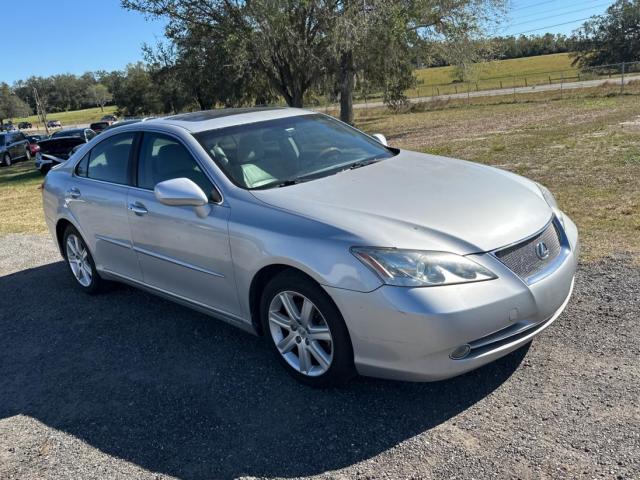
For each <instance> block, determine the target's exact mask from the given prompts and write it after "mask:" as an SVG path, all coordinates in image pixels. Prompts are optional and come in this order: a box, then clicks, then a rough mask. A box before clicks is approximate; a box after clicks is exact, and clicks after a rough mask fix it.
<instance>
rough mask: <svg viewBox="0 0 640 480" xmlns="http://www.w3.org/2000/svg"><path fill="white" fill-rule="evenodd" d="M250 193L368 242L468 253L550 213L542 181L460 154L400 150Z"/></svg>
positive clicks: (524, 233)
mask: <svg viewBox="0 0 640 480" xmlns="http://www.w3.org/2000/svg"><path fill="white" fill-rule="evenodd" d="M252 193H253V195H254V196H255V197H256V198H258V199H259V200H261V201H262V202H265V203H267V204H269V205H272V206H274V207H278V208H281V209H284V210H287V211H289V212H293V213H296V214H298V215H303V216H305V217H308V218H312V219H315V220H317V221H320V222H323V223H327V224H330V225H332V226H334V227H338V228H340V229H342V230H344V231H347V232H349V233H350V234H352V235H353V236H355V237H356V238H355V239H352V240H353V241H357V242H359V243H360V244H363V245H370V246H381V247H396V248H413V249H423V250H444V251H450V252H454V253H458V254H469V253H477V252H485V251H490V250H494V249H496V248H500V247H503V246H505V245H509V244H512V243H515V242H517V241H519V240H522V239H524V238H526V237H528V236H530V235H532V234H534V233H536V232H537V231H539V230H540V229H542V228H543V227H544V226H545V225H546V224H547V223H548V222H549V220H550V219H551V216H552V213H553V212H552V210H551V208H550V207H549V206H548V205H547V203H546V201H545V200H544V198H543V197H542V194H541V193H540V191H539V189H538V187H537V186H536V185H535V183H533V182H532V181H530V180H527V179H525V178H523V177H520V176H518V175H515V174H512V173H509V172H506V171H503V170H499V169H497V168H493V167H488V166H484V165H480V164H476V163H472V162H467V161H463V160H455V159H451V158H445V157H439V156H434V155H426V154H420V153H415V152H409V151H401V152H400V153H399V154H398V155H396V156H395V157H393V158H390V159H387V160H384V161H381V162H378V163H375V164H372V165H368V166H365V167H361V168H358V169H355V170H347V171H344V172H341V173H338V174H335V175H331V176H328V177H325V178H322V179H318V180H313V181H309V182H305V183H301V184H298V185H292V186H288V187H283V188H274V189H269V190H252Z"/></svg>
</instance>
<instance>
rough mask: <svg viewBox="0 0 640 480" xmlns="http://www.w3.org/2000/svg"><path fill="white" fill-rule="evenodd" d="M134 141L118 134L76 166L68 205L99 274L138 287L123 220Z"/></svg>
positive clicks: (137, 269)
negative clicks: (135, 283)
mask: <svg viewBox="0 0 640 480" xmlns="http://www.w3.org/2000/svg"><path fill="white" fill-rule="evenodd" d="M136 138H137V136H136V133H134V132H127V133H121V134H119V135H114V136H111V137H109V138H107V139H105V140H103V141H102V142H100V143H98V144H97V145H96V146H95V147H93V149H91V151H90V152H88V153H87V154H86V155H85V156H84V157H83V158H82V160H81V161H80V162H79V163H78V164H77V166H76V168H75V172H74V175H73V177H72V182H71V183H70V185H69V187H68V189H67V191H66V201H67V205H68V207H69V209H70V210H71V213H72V214H73V216H74V217H75V218H76V220H77V222H78V225H79V226H80V228H81V229H82V231H81V233H82V235H83V237H84V239H85V241H86V242H87V243H88V244H89V248H90V249H91V251H92V253H93V257H94V260H95V262H96V267H97V268H98V270H103V271H107V272H110V273H115V274H117V275H120V276H124V277H126V278H129V279H133V280H138V281H140V280H141V279H142V276H141V274H140V267H139V265H138V260H137V258H136V254H135V252H134V251H133V248H132V242H131V231H130V228H129V220H128V216H127V211H128V210H127V193H128V190H129V186H130V185H131V163H130V162H131V159H132V156H133V146H134V143H135V140H136Z"/></svg>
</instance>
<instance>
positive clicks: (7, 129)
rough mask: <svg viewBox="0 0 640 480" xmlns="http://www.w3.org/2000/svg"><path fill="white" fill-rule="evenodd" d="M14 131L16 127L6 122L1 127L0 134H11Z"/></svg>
mask: <svg viewBox="0 0 640 480" xmlns="http://www.w3.org/2000/svg"><path fill="white" fill-rule="evenodd" d="M15 129H16V127H15V126H14V125H13V123H11V122H8V123H5V124H4V125H2V128H0V132H12V131H14V130H15Z"/></svg>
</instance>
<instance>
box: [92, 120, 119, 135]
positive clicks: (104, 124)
mask: <svg viewBox="0 0 640 480" xmlns="http://www.w3.org/2000/svg"><path fill="white" fill-rule="evenodd" d="M112 123H113V122H112V121H110V120H109V121H107V120H100V121H99V122H93V123H92V124H91V125H89V128H90V129H91V130H93V131H94V132H96V133H100V132H102V131H103V130H105V129H107V128H109V126H110V125H111V124H112Z"/></svg>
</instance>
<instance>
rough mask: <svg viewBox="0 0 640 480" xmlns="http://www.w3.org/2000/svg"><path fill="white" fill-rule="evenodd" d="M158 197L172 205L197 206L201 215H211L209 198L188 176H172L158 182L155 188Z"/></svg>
mask: <svg viewBox="0 0 640 480" xmlns="http://www.w3.org/2000/svg"><path fill="white" fill-rule="evenodd" d="M153 193H154V195H155V197H156V199H157V200H158V201H159V202H160V203H162V204H163V205H168V206H171V207H181V206H183V207H184V206H189V207H195V211H196V213H197V214H198V216H199V217H202V218H204V217H206V216H207V215H209V212H210V210H211V209H210V208H209V205H208V204H209V199H208V198H207V196H206V195H205V193H204V192H203V191H202V189H201V188H200V187H199V186H198V185H196V184H195V183H194V182H193V181H191V180H189V179H188V178H184V177H182V178H172V179H171V180H165V181H164V182H160V183H158V184H157V185H156V186H155V188H154V189H153Z"/></svg>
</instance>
